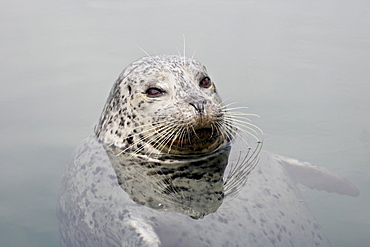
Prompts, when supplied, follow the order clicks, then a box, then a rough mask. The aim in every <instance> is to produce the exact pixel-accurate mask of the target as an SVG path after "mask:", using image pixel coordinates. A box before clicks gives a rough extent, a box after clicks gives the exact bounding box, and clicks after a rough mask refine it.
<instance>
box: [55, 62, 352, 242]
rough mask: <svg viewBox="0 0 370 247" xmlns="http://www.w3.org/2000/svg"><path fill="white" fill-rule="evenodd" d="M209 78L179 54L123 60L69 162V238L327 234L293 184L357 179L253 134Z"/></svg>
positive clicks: (294, 238)
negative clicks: (267, 147)
mask: <svg viewBox="0 0 370 247" xmlns="http://www.w3.org/2000/svg"><path fill="white" fill-rule="evenodd" d="M210 78H211V77H210V76H209V75H208V73H207V71H206V69H205V67H204V66H203V65H202V64H201V63H199V62H197V61H195V60H194V59H189V58H185V57H181V56H175V55H158V56H148V57H144V58H142V59H140V60H138V61H136V62H134V63H132V64H131V65H129V66H128V67H127V68H126V69H125V70H124V71H123V72H122V74H121V75H120V76H119V78H118V80H117V81H116V83H115V84H114V86H113V88H112V90H111V92H110V95H109V97H108V100H107V103H106V105H105V107H104V109H103V113H102V115H101V117H100V119H99V122H98V124H97V126H96V128H95V131H94V133H93V134H91V135H90V136H89V137H88V138H86V139H85V140H84V141H83V142H82V143H81V144H80V145H79V146H78V147H77V149H76V150H75V152H74V154H73V156H72V158H71V160H70V162H69V164H68V167H67V170H66V172H65V175H64V178H63V181H62V185H61V190H60V194H59V199H58V211H57V215H58V222H59V227H60V233H61V242H62V246H330V242H329V240H328V239H327V238H326V237H325V234H324V233H323V232H322V231H321V227H320V226H319V224H318V223H317V222H316V220H315V218H314V216H313V215H312V214H311V213H310V211H309V209H308V207H307V206H306V204H305V203H304V202H303V199H302V197H301V194H300V191H299V189H298V188H297V186H296V184H297V183H301V184H303V185H305V186H308V187H310V188H312V189H318V190H326V191H328V192H335V193H340V194H346V195H350V196H357V195H358V193H359V192H358V190H357V188H356V187H355V186H354V185H352V184H351V183H350V182H349V181H347V180H346V179H344V178H342V177H340V176H339V175H336V174H334V173H332V172H330V171H328V170H326V169H325V168H322V167H319V166H316V165H312V164H310V163H307V162H301V161H298V160H295V159H290V158H286V157H282V156H279V155H275V154H272V153H269V152H267V151H261V147H262V142H261V141H259V140H256V141H255V142H254V144H253V143H251V144H247V142H246V139H247V138H248V137H247V136H252V138H253V136H255V134H256V133H255V131H256V132H258V128H257V127H256V126H254V125H253V124H251V123H250V122H248V120H247V119H246V118H247V116H246V115H245V114H244V113H238V112H235V111H234V112H233V109H231V108H230V107H229V108H227V107H226V106H224V105H223V102H222V100H221V98H220V96H219V95H218V93H217V90H216V86H215V84H214V82H213V81H212V80H211V79H210ZM256 139H257V138H256ZM250 142H251V141H250ZM247 179H248V180H247Z"/></svg>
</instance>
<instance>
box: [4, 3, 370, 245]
mask: <svg viewBox="0 0 370 247" xmlns="http://www.w3.org/2000/svg"><path fill="white" fill-rule="evenodd" d="M369 13H370V3H369V2H368V1H306V2H299V3H298V2H295V1H279V3H277V2H276V1H228V2H226V1H203V2H200V1H186V2H185V1H183V2H180V1H63V2H58V3H54V2H51V1H42V0H35V1H32V2H31V1H25V0H19V1H2V2H1V3H0V16H1V17H0V19H1V26H0V34H1V39H0V47H1V48H0V57H1V59H0V63H1V67H0V71H1V73H0V84H1V90H0V96H1V98H0V100H1V107H0V114H1V120H0V126H1V128H0V133H1V141H0V154H1V155H0V159H1V162H0V169H1V172H0V246H58V244H59V240H58V229H57V220H56V215H55V205H56V194H57V191H58V186H59V183H60V180H61V177H62V175H63V171H64V168H65V165H66V163H67V161H68V159H69V157H70V155H71V152H72V151H73V149H74V147H75V146H76V145H77V144H78V143H79V142H80V141H81V140H82V139H83V138H84V137H86V136H87V135H88V134H89V133H90V132H91V131H92V128H93V126H94V124H95V123H96V121H97V119H98V117H99V115H100V112H101V110H102V107H103V105H104V103H105V100H106V97H107V95H108V92H109V90H110V88H111V86H112V84H113V82H114V80H115V79H116V78H117V77H118V75H119V73H120V72H121V70H122V69H123V68H124V67H125V66H127V65H128V64H129V63H130V62H132V61H133V60H136V59H138V58H139V57H141V56H143V55H145V54H144V53H143V52H142V51H141V50H140V49H139V48H137V46H140V47H142V48H143V49H145V50H146V51H147V52H148V53H177V49H176V47H179V48H178V49H179V50H181V51H182V46H183V41H182V37H183V34H184V35H185V37H186V53H187V55H188V56H192V54H193V52H194V51H195V50H196V53H195V58H197V59H198V60H200V61H201V62H202V63H203V64H205V65H206V66H207V68H208V71H209V72H210V74H211V75H212V76H213V79H214V80H215V81H216V82H217V85H218V88H219V91H220V92H221V95H222V96H223V98H225V99H228V102H237V103H238V105H243V106H249V109H248V112H251V113H257V114H259V115H260V116H261V118H260V119H255V123H256V124H258V125H259V126H260V127H261V128H262V129H263V130H264V131H265V135H264V140H265V144H264V148H265V149H266V150H269V151H273V152H275V153H279V154H282V155H285V156H289V157H294V158H298V159H301V160H307V161H311V162H313V163H316V164H319V165H322V166H325V167H327V168H328V169H330V170H332V171H335V172H337V173H339V174H341V175H343V176H344V177H346V178H347V179H349V180H351V181H352V182H353V183H354V184H356V185H357V187H358V188H359V189H360V191H361V195H360V196H359V197H356V198H352V197H347V196H340V195H336V194H329V193H327V192H319V191H312V190H309V189H307V188H304V187H302V194H303V196H304V197H305V199H306V202H307V204H308V205H309V206H310V208H311V210H312V211H313V214H314V215H315V216H316V218H317V220H318V222H319V223H320V224H321V225H322V227H323V230H324V232H325V233H326V234H327V236H328V238H329V239H330V241H331V242H332V244H333V246H368V245H369V243H370V236H369V231H370V220H369V219H370V211H369V207H370V196H369V191H370V175H369V174H370V166H369V165H370V164H369V163H370V114H369V109H370V97H369V95H370V61H369V58H370V29H369V26H370V14H369Z"/></svg>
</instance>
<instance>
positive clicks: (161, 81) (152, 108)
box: [95, 55, 234, 155]
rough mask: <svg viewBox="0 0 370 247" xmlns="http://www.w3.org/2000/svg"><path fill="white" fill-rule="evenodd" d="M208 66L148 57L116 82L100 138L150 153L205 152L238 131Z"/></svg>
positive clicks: (99, 128) (171, 57)
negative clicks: (230, 119) (227, 111)
mask: <svg viewBox="0 0 370 247" xmlns="http://www.w3.org/2000/svg"><path fill="white" fill-rule="evenodd" d="M225 113H226V110H225V107H224V106H223V105H222V100H221V98H220V96H219V95H218V93H217V90H216V86H215V84H214V83H213V82H212V80H211V79H210V77H209V75H208V73H207V70H206V68H205V67H204V66H203V65H202V64H201V63H200V62H198V61H196V60H194V59H190V58H185V57H180V56H176V55H158V56H148V57H143V58H141V59H139V60H137V61H136V62H133V63H132V64H130V65H129V66H128V67H127V68H126V69H125V70H124V71H123V72H122V73H121V75H120V76H119V78H118V79H117V81H116V82H115V84H114V86H113V88H112V90H111V92H110V95H109V97H108V100H107V103H106V105H105V107H104V110H103V113H102V115H101V117H100V121H99V123H98V125H97V127H96V129H95V133H96V135H97V137H98V139H99V140H100V141H102V142H103V143H105V144H108V145H113V146H115V147H118V148H121V149H122V150H124V151H128V152H130V151H131V152H135V153H145V154H171V155H172V154H173V155H178V154H187V155H189V154H202V153H208V152H212V151H214V150H216V149H217V148H219V147H221V146H223V145H225V144H227V143H228V142H229V141H230V140H231V139H232V137H233V135H234V130H233V127H231V125H229V124H228V123H227V121H226V120H225V119H226V118H225Z"/></svg>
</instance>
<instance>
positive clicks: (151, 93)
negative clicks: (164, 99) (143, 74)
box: [145, 87, 164, 98]
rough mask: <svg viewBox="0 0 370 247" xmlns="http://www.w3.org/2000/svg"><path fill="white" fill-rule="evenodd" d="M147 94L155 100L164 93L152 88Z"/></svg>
mask: <svg viewBox="0 0 370 247" xmlns="http://www.w3.org/2000/svg"><path fill="white" fill-rule="evenodd" d="M145 93H146V96H148V97H149V98H155V97H159V96H161V95H162V94H163V93H164V92H163V91H162V90H161V89H159V88H156V87H151V88H148V89H147V90H146V92H145Z"/></svg>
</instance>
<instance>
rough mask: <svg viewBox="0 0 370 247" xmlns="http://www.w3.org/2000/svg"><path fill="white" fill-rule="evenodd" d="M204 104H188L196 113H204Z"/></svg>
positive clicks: (202, 102) (203, 102)
mask: <svg viewBox="0 0 370 247" xmlns="http://www.w3.org/2000/svg"><path fill="white" fill-rule="evenodd" d="M205 103H206V102H205V101H201V102H191V103H189V104H190V105H191V106H193V107H194V108H195V110H196V111H197V112H198V113H204V105H205Z"/></svg>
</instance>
